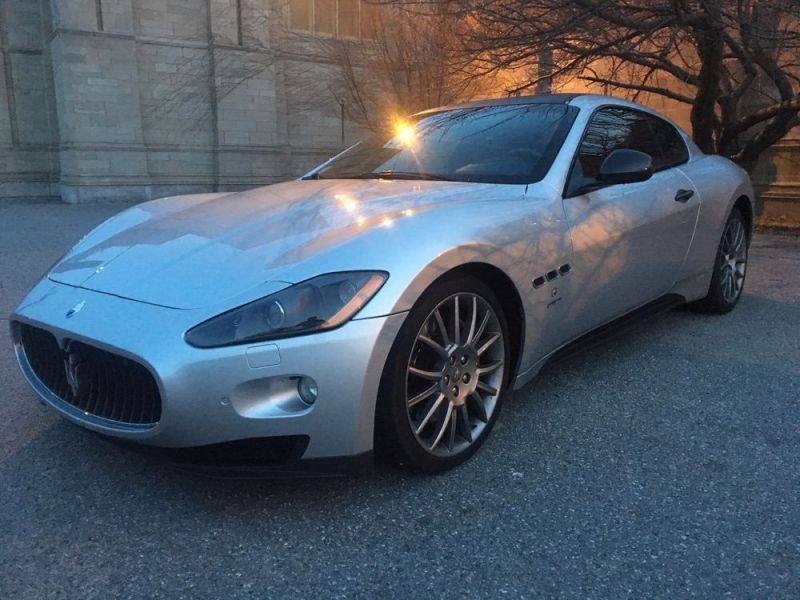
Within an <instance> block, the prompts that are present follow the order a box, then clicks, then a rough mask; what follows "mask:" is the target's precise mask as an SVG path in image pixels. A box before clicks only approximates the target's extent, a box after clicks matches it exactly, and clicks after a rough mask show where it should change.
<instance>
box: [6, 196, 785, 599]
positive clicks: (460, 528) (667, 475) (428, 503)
mask: <svg viewBox="0 0 800 600" xmlns="http://www.w3.org/2000/svg"><path fill="white" fill-rule="evenodd" d="M121 208H122V205H93V206H67V205H62V204H32V203H26V204H22V203H20V204H2V205H0V257H2V263H0V315H2V316H3V317H5V316H7V315H8V313H9V312H10V311H11V310H12V308H13V307H14V305H15V304H16V303H17V302H18V301H19V300H20V299H21V298H22V296H23V294H24V293H25V290H26V289H27V288H28V287H29V286H30V285H32V284H33V283H34V280H35V279H36V278H37V277H38V275H39V274H40V273H42V272H43V271H44V270H45V269H46V268H47V267H48V266H49V265H50V264H51V263H52V262H53V261H54V260H55V259H56V258H57V257H58V256H60V255H61V253H63V252H64V251H65V250H66V249H67V248H68V247H69V246H70V244H71V243H72V242H74V241H75V240H76V239H77V238H78V237H80V235H82V234H83V233H84V232H85V231H87V230H88V229H89V228H90V227H91V226H93V225H94V224H96V223H98V222H100V221H101V220H103V219H104V218H106V217H108V216H110V215H111V214H113V213H114V212H116V211H118V210H120V209H121ZM798 282H800V242H798V239H797V238H791V237H777V236H767V235H760V236H758V237H757V239H756V241H755V243H754V248H753V251H752V258H751V264H750V272H749V276H748V282H747V289H746V291H745V295H744V297H743V298H742V301H741V303H740V305H739V307H738V308H737V309H736V310H735V311H734V312H733V313H732V314H730V315H727V316H724V317H709V316H700V315H695V314H692V313H689V312H687V311H683V310H676V311H673V312H670V313H666V314H663V315H660V316H657V317H654V318H652V319H651V320H649V321H648V322H647V323H644V324H642V325H640V326H638V327H637V328H635V329H634V330H632V331H630V332H627V333H625V334H623V335H621V336H620V337H618V338H616V339H614V340H612V341H610V342H608V343H606V344H604V345H602V346H600V347H596V348H593V349H592V350H590V351H586V352H584V353H582V354H578V355H577V356H574V357H572V358H570V359H567V360H565V361H562V362H560V363H557V364H553V365H550V366H548V367H547V368H545V370H544V371H543V372H542V374H541V376H540V377H539V378H538V379H537V381H536V382H534V383H533V384H531V385H528V386H527V387H525V388H524V389H522V390H520V391H519V392H516V393H515V394H513V395H512V396H511V397H510V398H509V401H508V402H507V404H506V406H505V409H504V412H503V414H502V415H501V418H500V421H499V423H498V426H497V428H496V429H495V431H494V432H493V435H492V436H491V438H490V439H489V440H488V442H487V444H486V445H485V446H484V448H483V449H482V451H481V452H479V453H478V454H477V455H476V456H475V457H474V459H473V460H471V461H470V462H469V463H467V464H466V465H464V466H462V467H461V468H459V469H456V470H455V471H452V472H450V473H447V474H444V475H441V476H437V477H423V476H415V475H410V474H408V473H404V472H398V471H394V470H389V469H379V470H378V471H377V472H376V473H375V474H374V475H371V476H368V477H366V478H362V479H340V480H323V481H294V482H276V481H218V480H208V479H203V478H200V477H197V476H193V475H190V474H187V473H183V472H179V471H176V470H174V469H172V468H170V467H169V466H167V465H165V464H162V463H160V462H158V461H156V460H154V459H151V458H146V457H144V456H141V455H138V454H136V453H133V452H130V451H126V450H122V449H119V448H117V447H114V446H111V445H109V444H107V443H105V442H103V441H101V440H99V439H97V438H95V437H93V436H90V435H87V434H86V433H84V432H82V431H81V430H80V429H78V428H76V427H73V426H71V425H69V424H68V423H66V422H64V421H62V420H61V419H60V418H58V417H57V416H55V415H54V414H53V413H52V412H51V411H49V410H47V409H45V408H43V407H42V406H41V405H40V404H39V403H38V402H36V400H35V398H34V395H33V393H32V392H31V391H29V390H28V388H27V387H26V385H25V384H24V383H23V381H22V378H21V376H20V375H19V374H18V373H17V369H16V366H15V364H14V363H13V356H12V350H11V343H10V340H9V335H8V331H7V329H8V328H7V327H6V325H7V323H5V322H3V323H0V390H1V391H0V507H2V508H1V509H0V598H3V599H6V598H8V599H17V598H31V599H36V600H40V599H43V598H69V599H75V598H112V597H113V598H225V599H233V598H240V597H258V598H263V597H282V598H283V597H309V596H311V595H312V594H314V595H322V596H324V597H331V598H336V597H375V596H377V595H381V596H391V597H397V596H410V595H412V594H414V595H423V594H424V596H425V597H442V598H444V597H449V598H457V597H488V596H491V597H496V596H505V597H534V596H539V597H568V598H575V597H585V598H600V597H611V598H622V597H633V598H657V597H664V598H683V597H690V596H695V597H701V598H721V597H726V596H730V597H734V598H800V501H799V500H798V498H800V460H799V458H800V402H798V399H799V398H800V283H798ZM2 320H5V319H2Z"/></svg>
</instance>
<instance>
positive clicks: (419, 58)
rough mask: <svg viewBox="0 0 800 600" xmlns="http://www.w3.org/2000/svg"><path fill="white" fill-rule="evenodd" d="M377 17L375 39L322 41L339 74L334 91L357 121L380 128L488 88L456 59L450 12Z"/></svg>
mask: <svg viewBox="0 0 800 600" xmlns="http://www.w3.org/2000/svg"><path fill="white" fill-rule="evenodd" d="M375 18H376V22H375V23H374V24H373V27H374V30H375V33H376V35H375V39H374V40H370V41H362V42H360V43H357V42H352V41H347V40H341V39H339V40H326V41H323V40H321V41H320V42H319V44H320V49H321V52H323V53H324V54H325V55H327V56H329V57H330V59H331V60H332V62H333V65H334V67H335V69H336V71H337V72H336V77H334V79H333V83H332V85H331V88H330V89H331V93H333V94H334V96H335V97H336V98H337V99H338V100H339V101H340V102H341V104H342V106H343V107H345V110H346V112H347V115H348V116H349V117H350V118H351V119H352V120H354V121H355V122H356V123H358V124H360V125H362V126H364V127H367V128H369V129H372V130H377V129H380V128H381V127H383V126H384V125H385V123H386V121H387V120H390V119H392V118H394V117H397V116H406V115H409V114H412V113H414V112H417V111H419V110H422V109H425V108H430V107H432V106H441V105H443V104H449V103H452V102H455V101H458V100H466V99H470V98H472V97H474V96H475V95H477V94H479V93H480V92H481V91H482V89H483V88H484V87H485V85H486V82H485V81H483V80H481V79H480V78H478V77H474V76H472V75H471V74H469V73H467V72H465V71H463V70H462V69H459V68H458V65H457V63H456V62H455V61H453V60H452V57H453V54H454V52H456V51H457V50H458V47H459V46H458V35H459V25H458V23H457V22H456V21H455V20H454V19H453V18H452V17H451V15H449V14H447V13H446V12H445V11H441V12H440V11H437V10H432V11H429V12H425V13H423V12H411V11H407V10H405V9H404V8H403V7H401V6H388V5H384V6H383V7H381V10H380V11H377V14H376V17H375Z"/></svg>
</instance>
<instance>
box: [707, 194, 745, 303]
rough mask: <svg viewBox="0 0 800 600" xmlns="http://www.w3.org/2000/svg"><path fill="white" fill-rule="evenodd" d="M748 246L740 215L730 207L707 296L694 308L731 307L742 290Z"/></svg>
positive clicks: (736, 209) (735, 209) (737, 299)
mask: <svg viewBox="0 0 800 600" xmlns="http://www.w3.org/2000/svg"><path fill="white" fill-rule="evenodd" d="M748 245H749V240H748V239H747V225H746V223H745V220H744V217H743V216H742V213H741V212H740V211H739V209H738V208H734V209H733V210H732V211H731V214H730V216H729V217H728V222H727V223H726V224H725V229H724V230H723V233H722V239H721V240H720V243H719V248H718V249H717V258H716V260H715V262H714V273H713V275H712V277H711V286H710V287H709V290H708V295H707V296H706V297H705V298H703V299H702V300H700V301H699V302H697V303H696V304H695V306H696V307H697V308H698V309H700V310H703V311H705V312H711V313H717V314H724V313H727V312H730V311H731V310H733V308H734V307H735V306H736V304H737V302H739V298H740V297H741V295H742V290H743V289H744V280H745V274H746V272H747V251H748Z"/></svg>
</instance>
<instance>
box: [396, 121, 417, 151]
mask: <svg viewBox="0 0 800 600" xmlns="http://www.w3.org/2000/svg"><path fill="white" fill-rule="evenodd" d="M394 135H395V138H397V140H398V141H399V142H400V143H401V144H403V145H404V146H411V145H412V144H413V143H414V142H415V141H416V140H417V132H416V130H415V129H414V126H413V125H412V124H410V123H406V122H404V121H398V122H397V123H396V124H395V126H394Z"/></svg>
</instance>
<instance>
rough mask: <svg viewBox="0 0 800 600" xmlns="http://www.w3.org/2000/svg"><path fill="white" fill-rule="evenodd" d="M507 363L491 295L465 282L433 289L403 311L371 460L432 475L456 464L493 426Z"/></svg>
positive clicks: (504, 335)
mask: <svg viewBox="0 0 800 600" xmlns="http://www.w3.org/2000/svg"><path fill="white" fill-rule="evenodd" d="M456 299H457V300H456ZM456 304H458V309H456ZM476 309H477V310H476ZM456 310H458V315H459V323H460V324H461V327H459V329H460V332H459V336H458V339H457V338H456V333H455V323H456V316H455V315H456ZM437 313H438V315H439V317H440V318H437V316H436V315H437ZM484 319H485V320H486V322H485V323H484ZM482 325H483V326H482ZM442 326H444V328H445V332H446V333H445V334H442V329H441V327H442ZM423 338H424V339H423ZM470 338H472V339H470ZM511 364H512V361H511V354H510V346H509V336H508V325H507V323H506V319H505V316H504V315H503V312H502V309H501V307H500V303H499V302H498V301H497V298H496V297H495V295H494V293H493V292H492V291H491V289H489V287H488V286H486V285H485V284H483V283H482V282H481V281H480V280H478V279H476V278H474V277H470V276H464V275H459V276H455V277H452V278H446V279H442V280H440V281H437V282H436V283H434V284H433V285H432V286H431V287H430V288H429V289H428V290H427V291H426V292H425V293H424V294H423V295H422V296H421V297H420V299H419V300H418V301H417V303H416V304H415V305H414V307H413V308H412V309H411V311H410V312H409V314H408V317H407V318H406V320H405V322H404V323H403V326H402V327H401V329H400V332H399V333H398V335H397V339H396V340H395V342H394V344H393V346H392V349H391V351H390V353H389V357H388V359H387V361H386V366H385V367H384V371H383V375H382V377H381V384H380V389H379V393H378V404H377V407H376V424H375V425H376V427H375V448H376V454H377V456H378V457H380V458H383V459H384V460H388V461H390V462H392V463H395V464H397V465H403V466H409V467H412V468H415V469H418V470H422V471H427V472H431V473H433V472H439V471H445V470H447V469H451V468H453V467H455V466H457V465H459V464H461V463H463V462H464V461H465V460H467V459H468V458H469V457H471V456H472V455H473V454H474V453H475V452H476V451H477V450H478V448H479V447H480V446H481V445H482V444H483V442H484V441H485V440H486V438H487V437H488V435H489V433H490V432H491V430H492V427H493V426H494V424H495V422H496V421H497V416H498V414H499V412H500V406H501V404H502V398H503V396H504V394H505V391H506V388H507V386H508V381H509V376H510V372H511ZM454 418H455V420H454ZM448 419H449V420H448Z"/></svg>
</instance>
